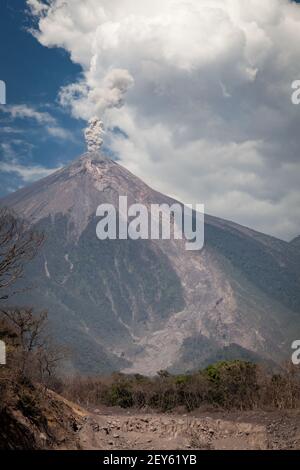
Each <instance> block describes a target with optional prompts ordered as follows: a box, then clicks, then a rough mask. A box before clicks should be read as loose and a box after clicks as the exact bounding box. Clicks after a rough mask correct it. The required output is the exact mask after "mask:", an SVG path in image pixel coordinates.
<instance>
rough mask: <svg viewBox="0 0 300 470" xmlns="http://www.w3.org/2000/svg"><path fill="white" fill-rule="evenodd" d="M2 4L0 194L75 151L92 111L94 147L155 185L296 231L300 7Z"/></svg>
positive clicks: (219, 2)
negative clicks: (4, 94)
mask: <svg viewBox="0 0 300 470" xmlns="http://www.w3.org/2000/svg"><path fill="white" fill-rule="evenodd" d="M3 3H4V4H6V6H4V7H1V9H2V8H3V15H2V13H1V19H0V22H1V23H3V24H0V31H1V33H0V34H1V37H0V39H1V46H0V47H1V48H2V50H1V52H0V60H1V71H0V74H1V76H0V79H5V81H6V82H7V88H8V100H7V101H8V103H7V105H5V106H3V107H2V109H1V110H0V125H1V129H0V139H1V155H0V171H1V194H4V193H6V192H8V191H12V190H14V189H16V188H17V187H19V186H22V185H24V184H29V183H30V181H33V180H34V179H37V178H40V177H41V176H43V175H45V174H48V173H49V172H51V171H53V170H54V169H55V168H58V167H60V166H61V165H63V164H65V163H66V162H67V161H69V160H71V159H73V158H75V157H76V156H77V155H79V154H80V153H82V151H83V150H84V143H83V138H82V129H83V128H84V127H85V125H86V121H87V120H89V119H90V118H92V117H94V116H98V117H100V118H101V119H102V120H103V121H104V124H105V127H106V136H105V150H106V152H108V153H109V154H110V155H111V156H112V158H117V159H119V160H120V162H121V163H122V164H124V165H125V166H126V167H127V168H128V169H129V170H131V171H132V172H133V173H135V174H136V175H138V176H140V177H141V178H143V179H144V180H145V181H146V182H147V183H149V184H150V185H151V186H152V187H154V188H155V189H158V190H160V191H162V192H164V193H167V194H169V195H172V196H175V197H177V198H178V199H180V200H182V201H183V202H186V203H196V202H198V203H204V204H205V206H206V212H208V213H211V214H214V215H217V216H221V217H224V218H228V219H231V220H234V221H236V222H239V223H241V224H243V225H247V226H250V227H252V228H255V229H257V230H260V231H263V232H266V233H269V234H272V235H275V236H278V237H281V238H284V239H287V240H289V239H291V238H292V237H293V236H296V235H298V234H299V233H300V190H299V183H300V159H299V144H300V105H299V106H296V105H294V104H292V102H291V94H292V88H291V84H292V82H293V81H294V80H296V79H300V46H299V44H300V5H297V3H296V2H292V1H291V0H264V1H261V0H163V1H161V0H151V1H148V0H85V1H84V2H83V1H81V0H49V1H47V2H43V1H39V0H27V2H25V1H24V2H23V1H16V2H9V1H7V0H6V1H4V2H3ZM11 3H14V4H15V5H17V6H14V7H12V6H11V5H10V4H11ZM8 35H9V37H11V39H12V40H11V41H10V42H9V45H8V46H5V48H4V43H5V40H6V39H7V37H8ZM6 43H7V41H6Z"/></svg>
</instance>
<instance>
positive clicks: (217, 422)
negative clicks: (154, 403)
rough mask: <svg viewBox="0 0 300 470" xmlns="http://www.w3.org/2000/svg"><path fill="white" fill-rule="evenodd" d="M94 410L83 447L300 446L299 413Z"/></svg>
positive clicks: (82, 430) (80, 433) (85, 423)
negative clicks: (178, 413) (153, 412)
mask: <svg viewBox="0 0 300 470" xmlns="http://www.w3.org/2000/svg"><path fill="white" fill-rule="evenodd" d="M106 412H107V413H108V414H107V415H104V414H103V413H105V410H96V413H93V414H89V415H87V416H86V417H85V418H84V420H83V424H82V427H81V428H80V430H79V431H78V437H79V442H80V445H81V448H83V449H105V450H106V449H112V450H113V449H115V450H117V449H123V450H125V449H141V450H188V449H203V450H209V449H210V450H213V449H225V450H229V449H233V450H238V449H242V450H247V449H248V450H251V449H253V450H254V449H257V450H267V449H300V413H299V412H291V413H289V412H282V413H278V412H276V413H262V412H253V413H235V414H234V413H230V414H223V413H212V414H210V413H208V414H206V415H205V414H204V415H202V416H191V415H176V414H171V415H164V414H142V413H139V412H137V413H136V414H134V413H131V412H130V413H128V414H126V413H122V414H117V413H114V412H111V411H106Z"/></svg>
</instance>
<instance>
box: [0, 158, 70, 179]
mask: <svg viewBox="0 0 300 470" xmlns="http://www.w3.org/2000/svg"><path fill="white" fill-rule="evenodd" d="M60 168H61V167H57V168H44V167H43V166H40V165H33V166H30V165H26V166H25V165H21V164H18V163H8V162H0V171H2V172H3V173H14V174H15V175H17V176H19V177H20V178H21V179H22V180H23V182H24V183H32V182H34V181H36V180H39V179H41V178H44V177H45V176H49V175H51V174H52V173H54V172H55V171H57V170H59V169H60Z"/></svg>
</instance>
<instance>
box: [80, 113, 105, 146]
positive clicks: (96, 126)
mask: <svg viewBox="0 0 300 470" xmlns="http://www.w3.org/2000/svg"><path fill="white" fill-rule="evenodd" d="M88 124H89V125H88V127H87V128H86V129H85V131H84V137H85V141H86V145H87V149H88V152H96V151H97V150H100V148H101V146H102V144H103V136H104V134H105V131H104V124H103V122H102V121H101V120H100V119H99V118H97V117H93V118H91V119H90V120H89V122H88Z"/></svg>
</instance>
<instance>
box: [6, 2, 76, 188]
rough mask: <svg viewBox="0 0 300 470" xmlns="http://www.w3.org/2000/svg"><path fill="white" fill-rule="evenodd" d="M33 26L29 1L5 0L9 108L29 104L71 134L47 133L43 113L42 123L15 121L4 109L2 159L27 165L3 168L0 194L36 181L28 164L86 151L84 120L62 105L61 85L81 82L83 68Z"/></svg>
mask: <svg viewBox="0 0 300 470" xmlns="http://www.w3.org/2000/svg"><path fill="white" fill-rule="evenodd" d="M31 24H32V20H31V19H30V18H29V16H28V15H27V14H26V5H25V2H24V1H23V0H14V1H11V0H1V14H0V64H1V66H0V79H1V80H4V81H5V83H6V88H7V107H9V106H13V105H26V106H28V107H30V108H31V109H34V110H36V111H37V112H40V113H42V115H43V113H47V114H49V115H50V116H52V117H53V119H54V120H55V122H54V121H53V124H52V122H51V126H52V127H55V128H59V129H63V130H65V131H70V134H68V132H65V134H66V135H65V137H64V133H63V132H61V133H60V134H61V137H59V138H57V135H51V134H50V133H49V132H48V131H47V129H46V126H47V122H46V123H44V120H43V117H42V122H41V123H39V122H38V121H37V120H36V119H35V118H20V117H19V118H18V117H17V118H15V119H13V118H12V117H11V115H10V114H8V113H5V112H4V111H3V110H2V111H1V110H0V144H2V145H1V148H0V162H2V163H3V162H7V164H11V163H12V161H15V162H18V165H19V166H20V167H21V168H19V172H18V173H17V172H9V171H1V172H0V196H2V195H4V194H6V193H8V192H10V191H12V190H15V189H17V188H19V187H20V186H23V185H24V184H28V183H30V181H31V180H32V179H35V172H33V175H32V177H31V175H30V173H28V174H27V175H26V176H25V180H24V179H23V177H22V176H21V173H22V166H24V167H25V168H29V169H30V168H32V167H33V168H35V167H40V166H42V167H45V168H56V167H58V166H60V165H63V164H65V163H66V162H68V161H70V160H71V159H74V158H75V157H76V156H77V155H79V154H81V153H82V152H83V151H84V143H83V140H82V128H83V127H84V126H85V123H84V121H81V120H78V119H73V118H72V117H70V115H69V113H67V112H65V111H64V110H62V108H61V107H60V106H59V105H58V103H57V95H58V92H59V89H60V87H61V86H63V85H66V84H68V83H69V82H71V81H74V80H76V79H77V77H78V76H79V74H80V72H81V67H80V66H79V65H76V64H74V63H72V62H71V60H70V59H69V54H68V53H67V52H66V51H64V50H63V49H61V48H47V47H43V46H42V45H41V44H40V43H39V42H38V41H37V40H36V39H35V38H34V37H33V36H32V35H31V34H29V33H28V32H27V29H28V28H29V27H30V26H31ZM46 121H47V118H46ZM50 121H51V120H50ZM54 132H55V131H54ZM58 132H59V131H58ZM14 156H15V160H14ZM5 168H6V169H7V170H9V168H8V167H5ZM42 174H43V173H42V172H41V175H42ZM36 175H37V176H38V175H39V173H36Z"/></svg>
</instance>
